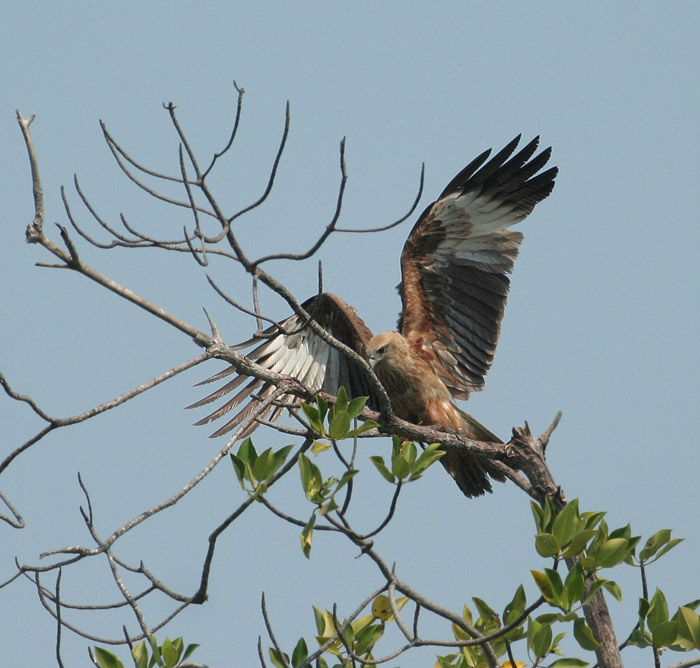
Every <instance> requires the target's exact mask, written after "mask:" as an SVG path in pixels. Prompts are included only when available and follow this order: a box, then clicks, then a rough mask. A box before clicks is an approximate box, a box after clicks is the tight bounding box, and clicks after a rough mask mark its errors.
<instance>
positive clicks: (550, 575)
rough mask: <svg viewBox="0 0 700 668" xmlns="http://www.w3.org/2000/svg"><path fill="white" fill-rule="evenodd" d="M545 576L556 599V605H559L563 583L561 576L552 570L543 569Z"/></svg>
mask: <svg viewBox="0 0 700 668" xmlns="http://www.w3.org/2000/svg"><path fill="white" fill-rule="evenodd" d="M544 572H545V575H546V576H547V579H548V580H549V584H550V587H551V590H552V593H553V594H554V598H555V599H556V602H557V605H561V595H562V592H563V590H564V583H563V582H562V581H561V575H559V573H558V572H557V571H555V570H553V569H552V568H545V569H544Z"/></svg>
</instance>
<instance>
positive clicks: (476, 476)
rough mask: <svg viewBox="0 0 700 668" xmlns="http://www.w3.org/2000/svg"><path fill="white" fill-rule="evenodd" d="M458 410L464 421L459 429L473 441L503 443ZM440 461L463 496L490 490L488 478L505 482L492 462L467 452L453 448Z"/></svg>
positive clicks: (476, 494)
mask: <svg viewBox="0 0 700 668" xmlns="http://www.w3.org/2000/svg"><path fill="white" fill-rule="evenodd" d="M457 410H458V411H459V414H460V416H461V418H462V420H463V421H464V425H463V426H462V428H461V429H460V431H461V432H462V433H463V434H464V435H465V436H466V437H467V438H471V439H472V440H474V441H486V442H488V443H503V441H501V439H500V438H498V436H496V435H495V434H493V433H492V432H491V431H489V430H488V429H487V428H486V427H484V425H482V424H481V423H480V422H478V421H477V420H475V419H474V418H473V417H472V416H471V415H468V414H467V413H464V412H463V411H460V410H459V409H457ZM440 462H441V463H442V465H443V466H444V467H445V469H446V470H447V472H448V473H449V474H450V475H451V476H452V477H453V478H454V479H455V482H456V483H457V486H458V487H459V488H460V489H461V490H462V492H463V493H464V495H465V496H468V497H474V496H481V495H482V494H485V493H486V492H491V491H492V488H491V481H490V480H489V477H490V478H493V479H494V480H497V481H498V482H505V476H504V475H503V473H502V472H501V471H500V470H499V469H498V468H496V466H495V465H494V464H492V463H491V462H489V461H488V460H486V459H477V458H476V457H475V456H474V455H472V454H469V453H467V452H459V451H456V450H453V451H451V452H447V453H446V454H445V455H444V456H443V457H442V458H441V459H440Z"/></svg>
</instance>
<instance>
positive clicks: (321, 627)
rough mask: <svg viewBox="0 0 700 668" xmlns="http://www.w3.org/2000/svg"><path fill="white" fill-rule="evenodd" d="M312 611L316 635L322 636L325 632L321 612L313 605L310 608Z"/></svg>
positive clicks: (324, 621) (324, 622) (324, 623)
mask: <svg viewBox="0 0 700 668" xmlns="http://www.w3.org/2000/svg"><path fill="white" fill-rule="evenodd" d="M311 607H312V608H313V610H314V621H315V622H316V633H317V634H318V635H320V636H322V635H323V634H324V632H325V630H326V619H325V617H324V615H323V612H321V610H319V609H318V608H317V607H316V606H315V605H313V606H311Z"/></svg>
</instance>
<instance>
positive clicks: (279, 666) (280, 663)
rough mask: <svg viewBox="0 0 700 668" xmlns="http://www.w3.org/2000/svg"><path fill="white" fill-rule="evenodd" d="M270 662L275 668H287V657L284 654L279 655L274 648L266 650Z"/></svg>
mask: <svg viewBox="0 0 700 668" xmlns="http://www.w3.org/2000/svg"><path fill="white" fill-rule="evenodd" d="M268 652H269V654H270V661H272V665H273V666H275V668H287V666H289V657H288V656H287V655H286V654H280V653H279V652H278V651H277V650H276V649H275V648H274V647H270V649H269V650H268Z"/></svg>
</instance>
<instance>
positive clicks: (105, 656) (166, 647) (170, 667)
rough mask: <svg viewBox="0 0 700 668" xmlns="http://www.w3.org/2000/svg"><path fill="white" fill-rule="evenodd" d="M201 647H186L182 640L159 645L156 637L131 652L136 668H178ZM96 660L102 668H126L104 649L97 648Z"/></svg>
mask: <svg viewBox="0 0 700 668" xmlns="http://www.w3.org/2000/svg"><path fill="white" fill-rule="evenodd" d="M197 647H199V645H196V644H190V645H187V646H185V643H184V641H183V640H182V638H175V640H171V639H170V638H166V639H165V640H164V641H163V644H162V645H159V644H158V642H157V640H156V638H155V636H150V637H149V639H148V643H147V642H146V641H145V640H142V641H141V642H140V643H138V645H134V647H133V649H132V650H131V656H132V659H133V665H134V666H135V668H155V667H156V666H158V667H159V668H177V666H179V665H181V664H182V663H184V662H185V661H186V660H187V659H188V658H189V657H190V656H191V655H192V653H193V652H194V651H195V650H196V649H197ZM95 660H96V662H97V665H98V666H99V667H100V668H124V664H123V663H122V662H121V661H120V660H119V658H118V657H117V655H116V654H114V653H112V652H110V651H109V650H106V649H104V648H102V647H95Z"/></svg>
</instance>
